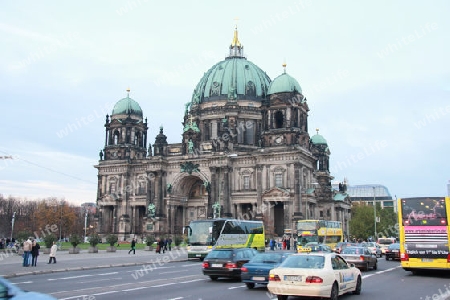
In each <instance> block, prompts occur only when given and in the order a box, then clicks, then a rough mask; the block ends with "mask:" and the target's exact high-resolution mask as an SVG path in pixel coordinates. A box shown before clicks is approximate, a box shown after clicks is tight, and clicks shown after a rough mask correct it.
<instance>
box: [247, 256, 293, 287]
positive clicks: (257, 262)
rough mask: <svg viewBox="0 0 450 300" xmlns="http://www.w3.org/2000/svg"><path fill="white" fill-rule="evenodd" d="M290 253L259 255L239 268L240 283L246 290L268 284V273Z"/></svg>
mask: <svg viewBox="0 0 450 300" xmlns="http://www.w3.org/2000/svg"><path fill="white" fill-rule="evenodd" d="M290 254H291V253H259V254H257V255H256V256H254V257H253V258H252V259H251V260H250V261H249V262H248V263H246V264H244V265H243V266H242V267H241V281H242V282H244V283H245V285H246V286H247V288H249V289H252V288H254V287H255V284H268V283H269V272H270V270H272V269H273V268H275V267H277V266H278V265H279V264H280V263H281V262H283V261H284V259H285V258H286V257H288V256H289V255H290Z"/></svg>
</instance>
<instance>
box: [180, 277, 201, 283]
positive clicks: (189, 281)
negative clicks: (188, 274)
mask: <svg viewBox="0 0 450 300" xmlns="http://www.w3.org/2000/svg"><path fill="white" fill-rule="evenodd" d="M203 280H205V279H203V278H202V279H200V278H199V279H194V280H188V281H181V282H180V283H191V282H196V281H203Z"/></svg>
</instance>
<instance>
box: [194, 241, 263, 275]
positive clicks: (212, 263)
mask: <svg viewBox="0 0 450 300" xmlns="http://www.w3.org/2000/svg"><path fill="white" fill-rule="evenodd" d="M256 253H258V252H257V251H255V250H254V249H251V248H233V249H214V250H212V251H211V252H209V253H208V255H206V257H205V259H204V260H203V264H202V269H203V275H207V276H209V278H211V280H217V278H219V277H228V278H238V279H240V278H241V267H242V265H243V264H245V263H247V262H249V261H250V259H252V258H253V257H254V256H255V254H256Z"/></svg>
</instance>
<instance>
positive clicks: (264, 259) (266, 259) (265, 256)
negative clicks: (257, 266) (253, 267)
mask: <svg viewBox="0 0 450 300" xmlns="http://www.w3.org/2000/svg"><path fill="white" fill-rule="evenodd" d="M282 258H283V254H281V253H261V254H257V255H256V256H254V257H253V258H252V259H251V260H250V263H267V264H270V263H273V264H275V263H279V262H281V260H282Z"/></svg>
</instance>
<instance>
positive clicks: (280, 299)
mask: <svg viewBox="0 0 450 300" xmlns="http://www.w3.org/2000/svg"><path fill="white" fill-rule="evenodd" d="M287 298H288V296H286V295H277V299H278V300H287Z"/></svg>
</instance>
